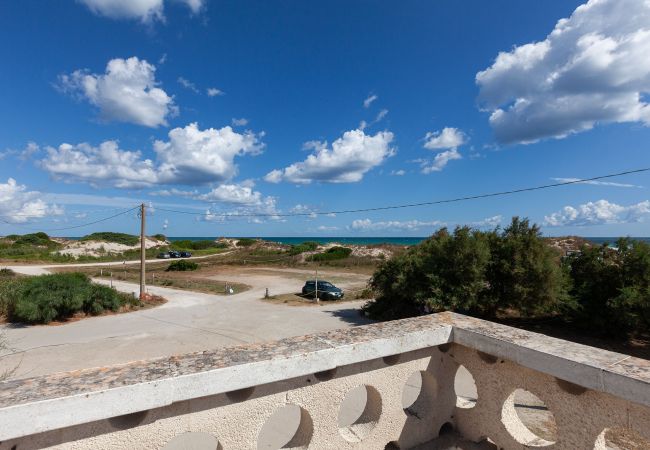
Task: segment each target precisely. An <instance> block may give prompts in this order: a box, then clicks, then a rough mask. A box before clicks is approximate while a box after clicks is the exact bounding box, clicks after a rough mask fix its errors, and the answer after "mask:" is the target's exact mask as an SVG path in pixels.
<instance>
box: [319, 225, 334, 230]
mask: <svg viewBox="0 0 650 450" xmlns="http://www.w3.org/2000/svg"><path fill="white" fill-rule="evenodd" d="M316 229H317V230H318V231H336V230H338V229H339V227H335V226H327V225H320V226H319V227H318V228H316Z"/></svg>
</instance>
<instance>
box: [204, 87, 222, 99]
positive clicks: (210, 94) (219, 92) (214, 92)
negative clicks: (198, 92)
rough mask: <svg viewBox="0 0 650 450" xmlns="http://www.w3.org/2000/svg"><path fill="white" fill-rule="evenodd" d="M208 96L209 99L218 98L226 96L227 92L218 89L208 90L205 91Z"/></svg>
mask: <svg viewBox="0 0 650 450" xmlns="http://www.w3.org/2000/svg"><path fill="white" fill-rule="evenodd" d="M205 93H206V94H208V97H217V96H220V95H225V92H223V91H222V90H221V89H217V88H208V89H207V90H206V91H205Z"/></svg>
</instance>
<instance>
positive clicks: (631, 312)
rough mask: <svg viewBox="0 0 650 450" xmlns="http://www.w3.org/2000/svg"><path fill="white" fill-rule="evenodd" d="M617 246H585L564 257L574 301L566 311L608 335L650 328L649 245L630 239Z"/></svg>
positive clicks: (619, 242) (577, 320)
mask: <svg viewBox="0 0 650 450" xmlns="http://www.w3.org/2000/svg"><path fill="white" fill-rule="evenodd" d="M616 246H617V249H612V248H609V247H608V246H607V245H603V246H601V247H591V248H590V247H586V246H585V247H583V248H582V250H581V252H580V253H578V254H574V255H572V256H570V257H569V258H568V259H567V264H568V266H569V270H570V274H571V280H572V288H571V294H572V296H573V299H574V302H575V303H574V305H573V308H571V309H570V310H569V311H568V313H569V314H570V315H571V317H572V318H573V319H574V320H575V322H576V323H577V324H578V325H579V326H581V327H584V328H587V329H590V330H596V331H600V332H601V333H603V334H607V335H625V334H627V333H629V332H631V331H640V330H650V246H649V245H648V244H646V243H645V242H639V241H631V240H629V239H619V240H618V241H617V243H616Z"/></svg>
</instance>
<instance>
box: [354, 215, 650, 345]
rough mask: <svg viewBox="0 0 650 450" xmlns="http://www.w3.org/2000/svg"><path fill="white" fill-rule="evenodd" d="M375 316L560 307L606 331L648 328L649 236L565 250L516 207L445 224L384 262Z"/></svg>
mask: <svg viewBox="0 0 650 450" xmlns="http://www.w3.org/2000/svg"><path fill="white" fill-rule="evenodd" d="M370 287H371V289H372V290H373V291H374V292H375V299H374V300H371V301H370V302H368V303H367V304H366V305H365V306H364V308H363V309H364V311H365V312H366V314H367V315H368V316H370V317H371V318H374V319H378V320H392V319H398V318H405V317H412V316H416V315H421V314H428V313H433V312H440V311H456V312H459V313H463V314H467V315H471V316H475V317H481V318H486V319H494V318H496V317H498V316H508V315H516V316H519V317H549V316H553V317H558V318H562V319H564V320H566V321H567V322H568V323H571V324H572V325H574V326H577V327H583V328H587V329H589V330H590V331H592V332H597V333H601V334H605V335H627V334H630V333H632V332H640V331H648V330H650V246H649V245H648V244H646V243H645V242H641V241H635V240H631V239H628V238H621V239H619V240H618V241H617V242H616V245H615V247H609V246H607V245H601V246H588V245H585V246H583V247H582V248H581V249H580V251H577V252H572V253H570V254H568V255H563V254H562V252H560V251H559V250H558V249H556V248H554V247H551V246H550V245H549V244H548V243H547V241H546V240H545V239H544V238H543V237H542V235H541V232H540V229H539V227H538V226H537V225H534V224H531V223H530V222H529V221H528V220H527V219H520V218H518V217H515V218H513V219H512V222H511V223H510V224H509V225H508V226H507V227H505V228H503V229H502V228H496V229H494V230H491V231H481V230H475V229H472V228H470V227H467V226H464V227H457V228H455V229H454V230H453V231H450V230H448V229H446V228H443V229H441V230H439V231H438V232H436V233H435V234H434V235H432V236H431V237H430V238H428V239H426V240H425V241H423V242H422V243H420V244H418V245H416V246H413V247H411V248H409V249H408V251H406V252H404V253H402V254H399V255H397V256H395V257H393V258H391V259H389V260H387V261H385V262H383V263H382V264H381V265H380V266H379V268H378V269H377V271H376V272H375V273H374V275H373V277H372V278H371V281H370Z"/></svg>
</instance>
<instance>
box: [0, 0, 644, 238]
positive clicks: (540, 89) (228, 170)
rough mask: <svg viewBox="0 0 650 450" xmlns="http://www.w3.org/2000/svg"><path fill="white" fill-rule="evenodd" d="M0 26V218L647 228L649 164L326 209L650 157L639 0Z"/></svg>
mask: <svg viewBox="0 0 650 450" xmlns="http://www.w3.org/2000/svg"><path fill="white" fill-rule="evenodd" d="M0 42H3V45H2V46H0V60H1V61H2V66H1V68H0V123H1V124H2V126H0V235H3V234H4V235H6V234H10V233H21V234H22V233H27V232H31V231H35V230H44V231H46V232H48V233H49V234H51V235H55V236H82V235H85V234H88V233H91V232H94V231H120V232H126V233H131V234H137V233H138V232H139V219H138V217H137V214H136V212H135V211H128V210H129V209H131V208H134V207H136V206H137V205H138V204H140V203H145V204H146V205H147V232H148V233H149V234H154V233H164V234H166V235H168V236H214V237H217V236H426V235H429V234H431V233H432V232H434V231H435V230H437V229H438V228H440V227H442V226H447V227H450V228H453V227H455V226H458V225H465V224H466V225H470V226H472V227H476V228H481V229H484V228H488V229H491V228H493V227H495V226H505V225H507V223H508V222H509V220H510V218H511V217H512V216H521V217H528V218H529V219H530V220H531V221H532V222H534V223H537V224H539V225H540V226H541V228H542V231H543V233H544V234H546V235H566V234H578V235H582V236H619V235H631V236H650V230H649V229H648V225H649V222H650V191H649V189H650V172H642V173H637V174H632V175H627V176H622V177H616V178H609V179H604V180H599V181H596V182H585V183H577V184H572V185H568V186H563V187H556V188H553V189H548V190H540V191H534V192H527V193H521V194H516V195H511V196H501V197H492V198H487V199H481V200H472V201H467V202H457V203H446V204H438V205H429V206H420V207H413V208H400V209H393V210H380V211H364V212H356V213H337V214H330V213H331V212H333V211H343V210H358V209H369V208H376V207H383V206H388V205H401V204H410V203H419V202H430V201H437V200H444V199H450V198H457V197H465V196H472V195H478V194H485V193H491V192H499V191H507V190H511V189H521V188H527V187H532V186H539V185H546V184H551V183H558V182H563V181H570V180H582V179H586V178H591V177H596V176H600V175H607V174H611V173H618V172H623V171H627V170H632V169H639V168H647V167H650V149H649V148H648V144H650V127H649V126H650V105H649V103H648V102H649V101H650V59H649V58H647V55H648V54H650V3H648V2H647V1H644V0H591V1H588V2H587V3H584V1H573V0H546V1H544V2H539V1H536V0H493V1H490V2H485V1H482V0H458V1H453V2H450V1H435V2H431V1H423V0H402V1H399V2H398V1H394V0H391V1H389V0H353V1H350V0H330V1H327V2H305V1H299V0H250V1H248V0H238V1H234V0H76V1H75V0H61V1H56V2H44V1H40V0H21V1H20V2H0ZM125 211H128V212H125ZM118 214H120V215H118ZM292 214H300V215H292ZM114 215H118V216H117V217H114V218H112V219H109V220H105V221H101V220H103V219H105V218H108V217H111V216H114ZM98 221H100V222H98ZM94 222H97V223H94Z"/></svg>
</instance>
